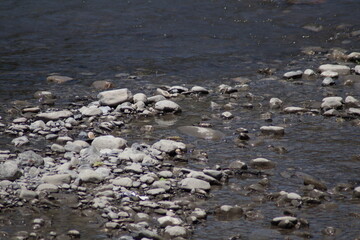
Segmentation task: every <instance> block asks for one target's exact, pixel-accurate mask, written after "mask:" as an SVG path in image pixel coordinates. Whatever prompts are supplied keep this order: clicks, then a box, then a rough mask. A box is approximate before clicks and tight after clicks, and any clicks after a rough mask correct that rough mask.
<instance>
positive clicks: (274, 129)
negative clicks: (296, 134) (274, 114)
mask: <svg viewBox="0 0 360 240" xmlns="http://www.w3.org/2000/svg"><path fill="white" fill-rule="evenodd" d="M260 131H261V133H262V134H265V135H269V134H270V135H277V136H281V135H284V134H285V129H284V128H283V127H278V126H262V127H260Z"/></svg>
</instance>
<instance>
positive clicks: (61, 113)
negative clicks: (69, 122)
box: [36, 110, 73, 120]
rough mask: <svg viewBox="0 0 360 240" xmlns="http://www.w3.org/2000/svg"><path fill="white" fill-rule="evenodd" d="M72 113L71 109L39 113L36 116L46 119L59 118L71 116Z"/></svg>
mask: <svg viewBox="0 0 360 240" xmlns="http://www.w3.org/2000/svg"><path fill="white" fill-rule="evenodd" d="M72 115H73V113H72V112H71V111H69V110H62V111H54V112H46V113H39V114H37V115H36V117H37V118H40V119H44V120H58V119H60V118H68V117H71V116H72Z"/></svg>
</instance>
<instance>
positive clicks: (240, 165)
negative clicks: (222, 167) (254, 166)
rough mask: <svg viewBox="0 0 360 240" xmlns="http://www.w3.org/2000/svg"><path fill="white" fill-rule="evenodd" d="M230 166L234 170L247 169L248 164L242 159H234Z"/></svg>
mask: <svg viewBox="0 0 360 240" xmlns="http://www.w3.org/2000/svg"><path fill="white" fill-rule="evenodd" d="M229 168H230V169H233V170H240V169H242V170H246V169H247V165H246V163H244V162H242V161H240V160H236V161H233V162H231V163H230V164H229Z"/></svg>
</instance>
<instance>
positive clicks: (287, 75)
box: [283, 70, 303, 79]
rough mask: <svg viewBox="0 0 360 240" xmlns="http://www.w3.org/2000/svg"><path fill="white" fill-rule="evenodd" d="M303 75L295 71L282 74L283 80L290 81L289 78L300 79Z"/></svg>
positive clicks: (301, 72)
mask: <svg viewBox="0 0 360 240" xmlns="http://www.w3.org/2000/svg"><path fill="white" fill-rule="evenodd" d="M302 74H303V71H301V70H297V71H291V72H286V73H284V76H283V77H284V78H287V79H291V78H301V77H302Z"/></svg>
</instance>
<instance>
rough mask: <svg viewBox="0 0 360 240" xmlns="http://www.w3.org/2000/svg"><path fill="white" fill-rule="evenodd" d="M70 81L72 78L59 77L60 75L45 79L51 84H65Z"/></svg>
mask: <svg viewBox="0 0 360 240" xmlns="http://www.w3.org/2000/svg"><path fill="white" fill-rule="evenodd" d="M71 80H73V78H71V77H67V76H60V75H52V76H48V77H47V78H46V81H48V82H53V83H66V82H68V81H71Z"/></svg>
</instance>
